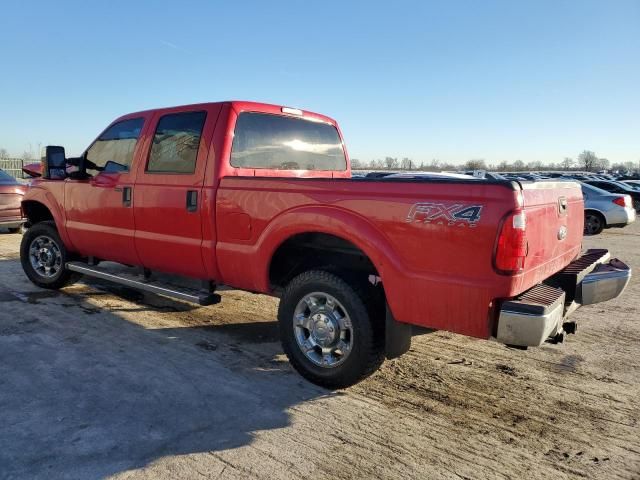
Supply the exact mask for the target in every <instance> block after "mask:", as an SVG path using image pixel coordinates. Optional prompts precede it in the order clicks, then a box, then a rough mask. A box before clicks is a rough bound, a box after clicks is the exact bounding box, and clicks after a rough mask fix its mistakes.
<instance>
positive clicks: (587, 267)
mask: <svg viewBox="0 0 640 480" xmlns="http://www.w3.org/2000/svg"><path fill="white" fill-rule="evenodd" d="M610 258H611V256H610V254H609V252H608V251H607V250H602V249H598V250H588V251H587V252H586V253H585V254H584V255H582V256H581V257H580V258H578V259H577V260H575V261H573V262H571V263H570V264H569V265H568V266H567V267H566V268H564V269H563V270H561V271H560V272H558V273H556V274H555V275H553V276H552V277H550V278H548V279H547V280H546V281H545V282H544V283H542V284H539V285H536V286H535V287H533V288H531V289H530V290H527V291H526V292H524V293H522V294H521V295H519V296H517V297H515V298H513V299H508V300H504V301H502V302H501V304H500V310H499V314H498V325H497V330H496V339H497V340H498V342H500V343H504V344H507V345H512V346H517V347H535V346H540V345H542V343H544V342H545V341H549V340H551V341H562V339H563V338H564V330H565V325H571V324H567V323H566V322H567V318H568V317H569V315H570V314H571V313H572V312H573V311H574V310H576V309H577V308H578V307H580V306H584V305H592V304H595V303H601V302H606V301H607V300H611V299H613V298H616V297H618V296H620V295H621V294H622V292H623V291H624V289H625V288H626V286H627V285H628V283H629V280H630V279H631V275H632V272H631V268H630V267H629V266H628V265H626V264H625V263H624V262H622V261H620V260H618V259H612V260H611V259H610ZM571 330H572V331H571V333H573V332H574V331H575V323H573V325H571Z"/></svg>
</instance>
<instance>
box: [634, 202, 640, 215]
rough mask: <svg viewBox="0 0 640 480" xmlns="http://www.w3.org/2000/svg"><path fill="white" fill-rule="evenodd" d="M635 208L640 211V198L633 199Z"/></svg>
mask: <svg viewBox="0 0 640 480" xmlns="http://www.w3.org/2000/svg"><path fill="white" fill-rule="evenodd" d="M633 209H634V210H635V211H636V212H638V213H640V200H634V201H633Z"/></svg>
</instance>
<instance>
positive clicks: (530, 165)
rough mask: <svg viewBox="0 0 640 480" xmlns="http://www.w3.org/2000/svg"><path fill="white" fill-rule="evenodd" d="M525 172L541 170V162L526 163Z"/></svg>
mask: <svg viewBox="0 0 640 480" xmlns="http://www.w3.org/2000/svg"><path fill="white" fill-rule="evenodd" d="M527 170H542V162H541V161H540V160H534V161H533V162H529V163H527Z"/></svg>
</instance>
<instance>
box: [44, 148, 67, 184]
mask: <svg viewBox="0 0 640 480" xmlns="http://www.w3.org/2000/svg"><path fill="white" fill-rule="evenodd" d="M42 178H46V179H49V180H63V179H65V178H67V159H66V156H65V153H64V147H56V146H53V145H48V146H47V147H46V149H45V155H44V158H43V159H42Z"/></svg>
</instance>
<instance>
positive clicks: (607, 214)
mask: <svg viewBox="0 0 640 480" xmlns="http://www.w3.org/2000/svg"><path fill="white" fill-rule="evenodd" d="M580 185H581V187H582V196H583V197H584V234H585V235H597V234H599V233H600V232H602V230H604V229H605V228H612V227H626V226H627V225H629V224H630V223H633V222H634V221H635V220H636V211H635V209H634V208H633V203H632V201H631V197H630V196H629V195H621V194H618V193H609V192H607V191H605V190H602V189H600V188H597V187H594V186H592V185H587V184H586V183H581V184H580Z"/></svg>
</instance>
